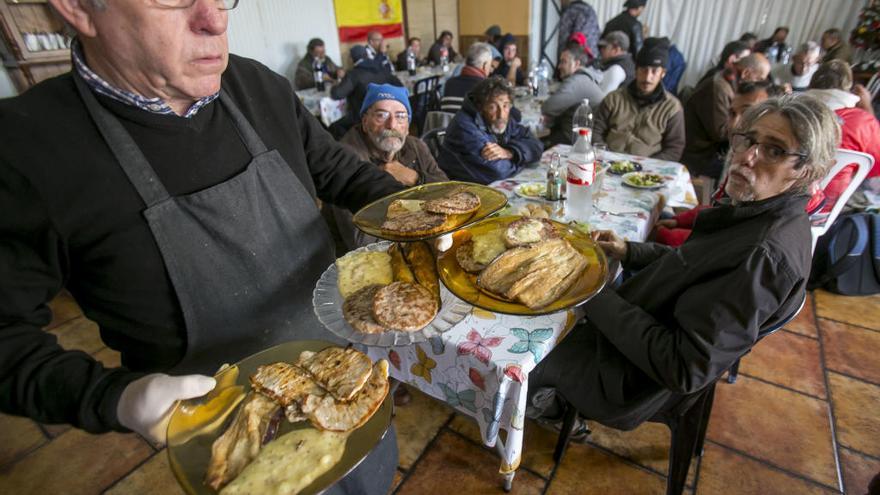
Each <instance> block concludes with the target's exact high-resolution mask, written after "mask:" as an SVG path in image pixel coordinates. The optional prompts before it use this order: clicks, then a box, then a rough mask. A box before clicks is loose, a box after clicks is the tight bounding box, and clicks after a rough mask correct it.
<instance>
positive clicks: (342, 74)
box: [336, 69, 345, 79]
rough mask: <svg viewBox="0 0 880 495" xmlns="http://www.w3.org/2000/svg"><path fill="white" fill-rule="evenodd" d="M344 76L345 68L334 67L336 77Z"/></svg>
mask: <svg viewBox="0 0 880 495" xmlns="http://www.w3.org/2000/svg"><path fill="white" fill-rule="evenodd" d="M343 77H345V69H336V79H342V78H343Z"/></svg>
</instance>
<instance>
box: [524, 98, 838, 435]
mask: <svg viewBox="0 0 880 495" xmlns="http://www.w3.org/2000/svg"><path fill="white" fill-rule="evenodd" d="M742 128H743V133H742V134H737V136H738V137H737V138H736V139H734V143H733V146H732V150H731V153H730V154H729V155H728V160H729V162H730V167H731V168H730V170H731V171H730V180H729V182H728V185H727V193H728V194H729V196H730V203H729V204H726V205H722V206H718V207H715V208H707V209H704V210H702V211H701V212H700V213H699V217H698V219H697V222H696V224H695V228H694V231H693V233H692V234H691V236H690V238H688V240H687V241H686V242H685V243H684V244H683V245H682V246H680V247H679V248H670V247H666V246H660V245H657V244H654V243H640V242H625V241H624V240H623V239H621V238H620V237H618V236H617V235H615V234H613V233H612V232H610V231H605V232H597V233H595V234H594V238H595V239H596V240H597V242H598V243H599V245H600V246H601V247H602V249H603V250H604V251H605V252H606V253H607V254H608V256H610V257H612V258H615V259H619V260H620V261H621V262H622V263H623V266H624V267H626V268H627V269H630V270H637V272H636V273H635V275H633V276H632V277H631V278H629V279H627V280H626V281H625V282H624V283H623V284H621V285H620V286H619V287H618V288H616V289H615V288H611V287H610V286H606V288H605V289H604V290H603V291H602V292H600V293H599V294H597V295H596V296H595V297H594V298H593V299H591V300H589V301H588V302H587V303H585V305H584V310H585V313H586V324H583V325H579V326H577V327H575V328H574V329H573V330H572V332H571V333H570V334H569V335H568V336H567V337H566V338H565V340H563V341H562V342H561V343H560V344H559V345H558V346H557V347H556V348H555V349H553V350H552V351H551V352H550V353H549V355H548V356H547V357H546V358H545V359H544V360H543V361H542V362H541V363H540V364H539V365H538V367H537V368H535V369H534V370H533V371H532V372H531V373H529V408H528V409H527V414H528V415H530V416H532V417H536V416H537V417H545V418H548V419H556V415H558V414H559V413H560V407H559V404H560V402H559V399H558V397H559V396H562V397H564V398H565V399H566V400H567V401H568V402H569V403H571V404H573V405H574V406H575V407H576V408H577V409H578V411H580V413H581V414H582V415H584V417H586V418H587V419H592V420H597V421H599V422H601V423H604V424H607V425H610V426H613V427H615V428H621V429H632V428H635V427H636V426H638V425H639V424H640V423H641V422H643V421H645V420H647V419H648V418H650V417H651V416H652V415H654V414H655V413H656V412H657V411H658V410H659V409H660V408H661V407H662V406H663V405H664V404H665V403H667V402H668V401H670V400H673V401H674V400H676V399H677V398H680V396H681V394H690V393H694V392H697V391H699V390H701V389H702V388H704V387H706V386H707V385H709V384H710V383H712V382H713V381H714V380H716V379H717V378H718V376H719V375H720V374H721V373H723V372H724V371H725V370H727V369H728V368H729V367H730V366H731V365H732V364H733V363H734V362H736V360H737V359H739V358H740V357H742V356H743V354H745V353H746V352H748V351H749V349H750V348H751V347H752V346H753V345H754V344H755V341H756V339H757V336H758V334H759V332H761V331H763V330H766V329H768V328H771V327H773V326H775V325H777V324H780V323H781V322H783V321H785V320H786V319H787V318H789V317H791V316H792V315H793V314H794V313H795V312H796V311H797V310H798V309H799V307H800V304H801V303H802V301H803V300H804V297H805V288H806V281H807V278H808V276H809V272H810V260H811V253H810V248H811V240H810V223H809V219H808V217H807V214H806V213H805V211H804V207H805V205H806V204H807V201H808V199H809V196H808V191H809V188H810V185H811V184H812V183H813V182H814V181H815V180H818V179H819V178H821V177H822V176H823V175H824V173H825V170H827V167H828V166H829V165H830V163H831V162H832V161H833V158H834V152H835V148H836V146H837V143H838V140H839V136H840V133H839V130H838V128H837V124H836V121H835V119H834V116H833V115H832V114H831V112H830V111H829V110H828V109H827V108H825V107H824V106H823V105H822V104H821V103H819V102H818V101H816V100H815V99H813V98H810V97H805V96H803V95H796V96H784V97H780V98H774V99H770V100H767V101H765V102H763V103H761V104H759V105H757V106H756V107H753V108H752V109H751V110H749V112H747V114H746V116H745V118H744V121H743V127H742Z"/></svg>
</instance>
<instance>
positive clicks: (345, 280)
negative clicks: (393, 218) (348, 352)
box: [312, 241, 472, 347]
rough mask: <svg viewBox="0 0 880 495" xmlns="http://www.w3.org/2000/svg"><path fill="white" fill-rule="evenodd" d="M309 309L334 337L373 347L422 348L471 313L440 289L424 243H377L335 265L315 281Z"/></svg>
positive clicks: (433, 260) (440, 286) (353, 252)
mask: <svg viewBox="0 0 880 495" xmlns="http://www.w3.org/2000/svg"><path fill="white" fill-rule="evenodd" d="M312 304H313V305H314V308H315V314H316V315H317V317H318V320H319V321H320V322H321V323H322V324H323V325H324V326H325V327H326V328H327V329H328V330H330V331H331V332H332V333H333V334H335V335H336V336H338V337H340V338H343V339H345V340H347V341H349V342H354V343H358V344H364V345H369V346H377V347H392V346H401V345H409V344H413V343H416V342H424V341H426V340H428V339H429V338H431V337H434V336H437V335H440V334H442V333H443V332H445V331H447V330H449V329H450V328H452V327H453V326H454V325H455V324H456V323H458V322H460V321H461V320H463V319H464V317H465V316H467V315H468V314H469V313H470V312H471V309H472V307H471V305H470V304H467V303H466V302H464V301H462V300H461V299H459V298H457V297H455V295H453V294H452V293H451V292H450V291H449V290H448V289H446V287H444V286H443V284H441V283H440V280H439V275H438V273H437V265H436V260H435V259H434V255H433V254H432V252H431V249H430V247H429V246H428V244H427V243H425V242H423V241H419V242H409V243H401V244H396V243H392V242H388V241H382V242H377V243H374V244H370V245H368V246H364V247H362V248H359V249H356V250H354V251H352V252H350V253H348V254H346V255H345V256H343V257H342V258H339V259H337V260H336V262H335V263H333V264H332V265H330V266H329V267H328V268H327V270H325V271H324V273H323V274H322V275H321V278H320V279H319V280H318V283H317V285H316V286H315V290H314V292H313V294H312Z"/></svg>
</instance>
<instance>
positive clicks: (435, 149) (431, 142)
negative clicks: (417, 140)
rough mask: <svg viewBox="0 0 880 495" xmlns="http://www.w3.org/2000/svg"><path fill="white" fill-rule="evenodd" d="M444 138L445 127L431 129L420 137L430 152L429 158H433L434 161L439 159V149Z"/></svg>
mask: <svg viewBox="0 0 880 495" xmlns="http://www.w3.org/2000/svg"><path fill="white" fill-rule="evenodd" d="M445 137H446V128H445V127H442V128H437V129H431V130H430V131H428V132H426V133H425V134H424V135H422V141H424V142H425V144H426V145H427V146H428V150H430V151H431V156H433V157H434V160H438V159H439V157H440V147H441V146H443V138H445Z"/></svg>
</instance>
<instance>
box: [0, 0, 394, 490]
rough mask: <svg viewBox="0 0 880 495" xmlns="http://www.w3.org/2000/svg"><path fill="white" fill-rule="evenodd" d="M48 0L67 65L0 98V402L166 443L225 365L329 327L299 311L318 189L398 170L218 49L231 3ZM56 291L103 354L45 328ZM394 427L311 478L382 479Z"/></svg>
mask: <svg viewBox="0 0 880 495" xmlns="http://www.w3.org/2000/svg"><path fill="white" fill-rule="evenodd" d="M50 4H51V5H52V7H53V8H54V9H55V10H56V11H57V12H58V13H59V14H60V15H61V16H62V17H63V18H64V20H65V21H66V22H67V23H68V24H69V25H70V26H71V27H72V28H73V29H75V30H76V32H77V36H76V40H75V43H74V44H73V47H72V50H71V51H72V66H73V68H72V70H71V72H69V73H67V74H63V75H60V76H58V77H55V78H52V79H48V80H46V81H43V82H41V83H40V84H37V85H35V86H34V87H32V88H30V89H29V90H28V91H26V92H25V93H24V94H22V95H20V96H18V97H15V98H8V99H5V100H0V212H4V213H2V214H0V239H2V242H0V410H2V412H3V413H6V414H15V415H20V416H27V417H30V418H33V419H34V420H36V421H40V422H43V423H66V424H72V425H73V426H75V427H77V428H81V429H84V430H86V431H89V432H92V433H104V432H108V431H120V432H130V431H135V432H137V433H139V434H140V435H142V436H143V437H145V438H147V439H149V440H151V441H154V442H156V443H165V441H166V431H167V430H166V426H167V423H168V418H169V417H170V411H171V408H172V407H173V406H174V404H175V403H176V401H178V400H184V399H189V398H193V397H198V396H202V395H204V394H206V393H207V392H208V391H210V390H211V389H212V388H213V387H214V386H215V385H216V382H215V380H214V379H213V378H212V377H211V375H212V374H214V372H215V371H216V370H217V369H218V368H219V367H220V365H222V364H223V363H235V362H237V361H239V360H241V359H243V358H244V357H247V356H249V355H251V354H254V353H256V352H259V351H262V350H264V349H267V348H269V347H272V346H275V345H277V344H279V343H282V342H288V341H291V340H312V339H320V340H331V341H336V342H337V343H339V344H342V343H343V342H342V341H341V339H336V338H335V337H334V336H333V335H332V334H329V333H328V332H327V331H326V330H324V328H323V327H322V325H321V323H320V322H319V321H318V320H317V318H316V317H315V315H314V311H313V308H312V301H311V293H312V290H313V289H314V287H315V284H316V283H317V281H318V279H319V278H320V276H321V274H322V272H323V271H324V270H325V269H326V267H327V266H329V265H330V264H332V263H333V262H334V260H335V256H334V253H333V244H332V238H331V236H330V232H329V231H328V229H327V228H326V227H325V225H324V222H323V220H322V218H321V215H320V212H319V211H318V207H317V204H318V202H319V201H320V202H321V203H331V204H337V205H341V206H345V207H347V208H349V209H351V210H355V211H356V210H357V209H359V208H361V207H363V206H364V205H366V204H368V203H370V202H372V201H375V200H377V199H379V198H381V197H383V196H386V195H388V194H390V193H393V192H396V191H399V190H402V189H403V188H404V186H403V185H401V184H400V183H399V182H398V181H396V180H394V178H393V177H392V176H390V175H389V174H387V173H385V172H383V171H381V170H379V169H377V168H376V167H375V166H373V165H372V164H370V163H366V162H363V161H361V160H359V159H358V158H357V156H355V154H354V153H352V152H351V151H349V150H348V149H347V148H345V147H344V146H342V145H341V144H339V143H337V142H336V141H335V140H334V139H332V137H331V136H330V135H329V134H328V133H327V132H326V131H325V130H324V129H323V128H322V127H321V125H320V123H319V122H318V121H317V120H316V119H315V118H314V117H313V116H312V115H311V114H310V113H309V112H308V111H307V110H306V109H305V108H304V107H303V105H302V103H301V102H300V100H299V98H297V97H296V94H295V93H294V92H293V90H292V88H291V85H290V81H288V80H287V79H285V78H284V77H283V76H281V75H278V74H275V73H273V72H272V71H270V70H269V69H268V68H266V67H265V66H263V65H262V64H260V63H259V62H257V61H255V60H249V59H245V58H242V57H238V56H235V55H231V54H230V53H229V51H228V42H227V36H226V28H227V25H228V20H229V19H228V17H229V11H230V10H231V9H233V8H235V6H236V5H237V4H238V2H237V0H210V1H209V0H150V1H142V0H113V1H100V0H90V1H86V0H50ZM10 213H14V214H10ZM62 289H67V290H68V291H69V292H70V293H71V294H72V295H73V297H74V298H75V299H76V301H77V302H78V303H79V305H80V306H81V307H82V309H83V312H84V313H85V314H86V315H88V317H89V318H90V319H91V320H93V321H94V322H95V323H96V324H97V326H98V327H99V329H100V335H101V339H102V341H103V342H105V343H106V345H107V346H108V347H109V348H111V349H113V350H115V351H118V352H120V354H121V366H120V365H105V364H102V363H101V362H99V361H98V360H96V359H95V358H94V357H93V356H91V355H89V354H86V353H84V352H81V351H73V350H67V349H64V348H63V347H62V346H61V345H60V344H59V343H58V341H57V339H56V337H55V336H54V335H53V334H51V333H49V332H46V331H44V330H43V327H45V326H46V325H48V324H49V322H50V321H51V315H52V314H51V311H50V309H49V306H48V303H49V302H50V301H51V300H52V299H53V297H54V296H55V295H56V294H58V293H59V292H60V291H61V290H62ZM395 437H396V435H395V434H394V433H393V430H392V431H391V432H389V434H388V435H385V438H384V439H383V440H380V441H379V443H378V444H377V445H376V447H375V449H374V450H373V451H372V453H371V454H369V455H368V456H367V457H366V458H365V460H364V461H363V462H362V463H361V464H360V465H359V466H358V467H357V468H355V470H354V471H353V472H352V473H351V474H349V475H348V476H346V477H345V478H344V479H342V480H340V482H339V483H337V484H336V485H335V486H334V487H331V488H330V490H329V491H328V492H327V493H335V494H339V493H351V494H362V493H387V492H388V490H389V489H390V487H391V481H392V479H393V477H394V474H395V472H396V470H397V445H396V438H395ZM108 462H116V461H115V460H113V459H110V460H108Z"/></svg>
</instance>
